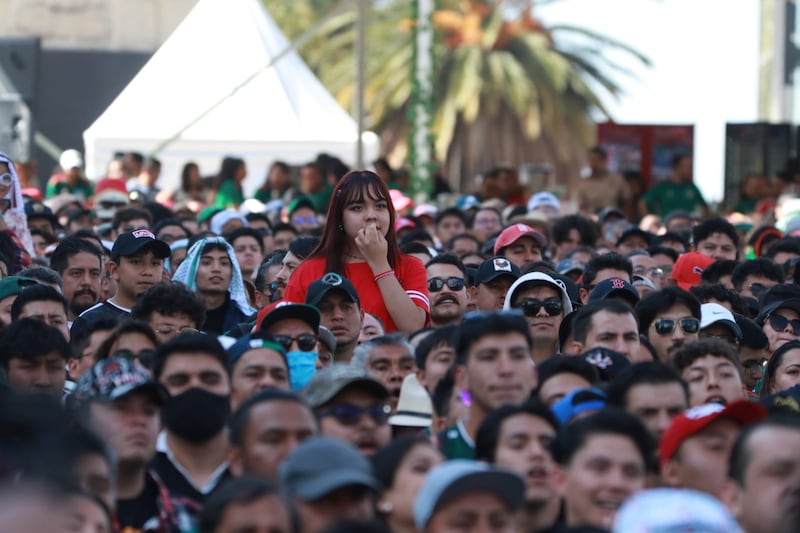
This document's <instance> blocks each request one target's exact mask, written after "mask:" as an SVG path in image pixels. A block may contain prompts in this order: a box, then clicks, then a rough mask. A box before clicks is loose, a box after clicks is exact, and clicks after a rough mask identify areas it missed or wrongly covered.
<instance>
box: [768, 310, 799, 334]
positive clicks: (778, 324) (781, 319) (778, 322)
mask: <svg viewBox="0 0 800 533" xmlns="http://www.w3.org/2000/svg"><path fill="white" fill-rule="evenodd" d="M767 320H769V325H770V327H771V328H772V329H774V330H775V331H783V330H785V329H786V326H788V325H789V324H791V326H792V335H796V336H800V320H798V319H794V320H789V319H788V318H786V317H785V316H781V315H769V318H768V319H767Z"/></svg>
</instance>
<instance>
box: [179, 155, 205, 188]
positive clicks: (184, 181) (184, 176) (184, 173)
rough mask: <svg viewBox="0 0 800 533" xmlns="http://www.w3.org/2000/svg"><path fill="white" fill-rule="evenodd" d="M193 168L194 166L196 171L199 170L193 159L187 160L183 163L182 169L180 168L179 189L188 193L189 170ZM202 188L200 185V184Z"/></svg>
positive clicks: (189, 186)
mask: <svg viewBox="0 0 800 533" xmlns="http://www.w3.org/2000/svg"><path fill="white" fill-rule="evenodd" d="M193 168H196V169H197V170H198V172H199V171H200V167H198V166H197V163H195V162H193V161H189V162H188V163H186V164H185V165H183V169H182V170H181V190H182V191H183V192H186V193H189V192H192V182H191V181H189V179H190V177H189V175H190V174H191V171H192V169H193ZM200 188H201V189H202V188H203V187H202V185H201V186H200Z"/></svg>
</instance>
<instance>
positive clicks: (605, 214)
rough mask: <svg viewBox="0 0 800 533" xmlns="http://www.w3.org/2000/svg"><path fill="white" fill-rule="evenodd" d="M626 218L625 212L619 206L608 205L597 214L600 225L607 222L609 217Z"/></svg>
mask: <svg viewBox="0 0 800 533" xmlns="http://www.w3.org/2000/svg"><path fill="white" fill-rule="evenodd" d="M612 217H613V218H616V219H624V218H625V213H623V212H622V210H621V209H620V208H618V207H606V208H605V209H603V210H602V211H600V213H599V214H598V215H597V219H598V221H599V222H600V225H603V224H605V223H606V222H607V221H608V219H609V218H612Z"/></svg>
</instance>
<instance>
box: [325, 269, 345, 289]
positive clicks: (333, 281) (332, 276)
mask: <svg viewBox="0 0 800 533" xmlns="http://www.w3.org/2000/svg"><path fill="white" fill-rule="evenodd" d="M322 283H324V284H325V285H331V286H333V287H336V286H337V285H341V284H342V276H340V275H339V274H337V273H335V272H328V273H327V274H325V275H324V276H322Z"/></svg>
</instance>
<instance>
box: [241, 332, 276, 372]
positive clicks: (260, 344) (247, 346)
mask: <svg viewBox="0 0 800 533" xmlns="http://www.w3.org/2000/svg"><path fill="white" fill-rule="evenodd" d="M259 348H269V349H270V350H275V351H276V352H278V353H279V354H281V355H282V356H283V358H284V359H286V349H285V348H284V347H283V345H282V344H281V343H279V342H277V341H276V340H275V339H274V338H273V337H272V335H270V334H269V333H267V332H265V331H260V330H259V331H256V332H255V333H252V334H248V335H244V336H243V337H240V338H239V339H238V340H237V341H236V342H234V343H233V344H232V345H231V346H230V347H229V348H228V357H230V361H231V365H232V366H234V365H236V362H237V361H239V359H241V358H242V356H243V355H244V354H246V353H247V352H249V351H250V350H257V349H259Z"/></svg>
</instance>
